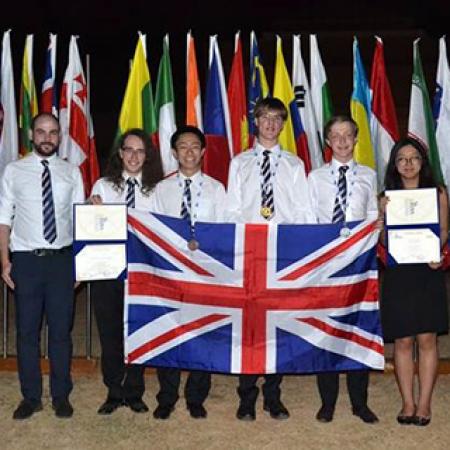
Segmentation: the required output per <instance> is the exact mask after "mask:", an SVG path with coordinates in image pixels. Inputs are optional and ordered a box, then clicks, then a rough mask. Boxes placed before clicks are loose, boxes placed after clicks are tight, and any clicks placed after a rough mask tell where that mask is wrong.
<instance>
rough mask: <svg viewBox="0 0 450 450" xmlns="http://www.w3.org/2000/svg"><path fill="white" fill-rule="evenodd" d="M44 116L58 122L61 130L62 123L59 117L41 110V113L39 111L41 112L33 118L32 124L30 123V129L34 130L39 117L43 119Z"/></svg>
mask: <svg viewBox="0 0 450 450" xmlns="http://www.w3.org/2000/svg"><path fill="white" fill-rule="evenodd" d="M43 117H47V118H48V119H53V120H54V121H55V122H56V124H57V125H58V130H59V131H61V125H60V123H59V120H58V118H57V117H56V116H55V115H54V114H52V113H48V112H41V113H39V114H36V115H35V116H34V117H33V119H32V120H31V124H30V129H31V130H32V131H34V128H35V126H36V122H37V121H38V120H39V119H42V118H43Z"/></svg>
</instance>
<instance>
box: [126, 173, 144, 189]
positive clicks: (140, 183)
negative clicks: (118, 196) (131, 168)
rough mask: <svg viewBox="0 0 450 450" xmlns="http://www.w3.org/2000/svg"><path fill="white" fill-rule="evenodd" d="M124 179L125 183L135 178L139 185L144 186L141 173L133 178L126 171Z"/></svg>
mask: <svg viewBox="0 0 450 450" xmlns="http://www.w3.org/2000/svg"><path fill="white" fill-rule="evenodd" d="M122 178H123V179H124V181H125V183H126V182H127V181H128V179H129V178H134V179H135V180H136V181H137V185H138V186H142V172H139V173H138V174H137V175H136V176H131V175H129V174H128V173H127V172H126V171H125V170H124V171H123V172H122Z"/></svg>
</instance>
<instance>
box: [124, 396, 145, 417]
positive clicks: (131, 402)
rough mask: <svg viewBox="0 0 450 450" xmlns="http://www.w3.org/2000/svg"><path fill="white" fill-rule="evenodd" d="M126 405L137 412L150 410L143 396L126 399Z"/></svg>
mask: <svg viewBox="0 0 450 450" xmlns="http://www.w3.org/2000/svg"><path fill="white" fill-rule="evenodd" d="M125 405H126V406H128V407H129V408H130V409H131V411H134V412H135V413H146V412H147V411H148V406H147V405H146V404H145V403H144V402H143V400H142V399H141V398H128V399H126V400H125Z"/></svg>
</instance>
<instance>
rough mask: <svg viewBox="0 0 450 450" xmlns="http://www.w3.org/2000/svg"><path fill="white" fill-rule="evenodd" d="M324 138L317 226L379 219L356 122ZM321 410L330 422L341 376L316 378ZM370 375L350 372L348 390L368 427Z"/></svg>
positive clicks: (316, 187)
mask: <svg viewBox="0 0 450 450" xmlns="http://www.w3.org/2000/svg"><path fill="white" fill-rule="evenodd" d="M324 136H325V140H326V143H327V144H328V145H329V146H330V147H331V149H332V152H333V158H332V160H331V162H330V163H328V164H325V165H323V166H322V167H320V168H318V169H316V170H313V171H312V172H311V173H310V174H309V177H308V183H309V188H310V194H311V201H312V205H313V209H314V212H315V215H316V218H317V222H318V223H342V226H343V227H345V223H346V222H347V221H352V220H365V219H373V220H375V219H376V218H377V217H378V207H377V176H376V173H375V171H374V170H372V169H371V168H370V167H366V166H363V165H360V164H357V163H356V162H355V161H354V160H353V151H354V148H355V145H356V141H357V136H358V126H357V124H356V122H355V121H354V120H353V119H351V118H350V117H347V116H334V117H332V118H331V119H330V120H329V122H328V123H327V124H326V125H325V129H324ZM317 384H318V387H319V392H320V396H321V399H322V406H321V408H320V410H319V411H318V413H317V415H316V418H317V420H318V421H320V422H331V421H332V420H333V414H334V409H335V405H336V400H337V396H338V392H339V373H336V372H328V373H320V374H318V375H317ZM368 384H369V372H368V371H366V370H363V371H349V372H347V388H348V392H349V395H350V401H351V404H352V410H353V414H354V415H356V416H358V417H360V418H361V420H363V421H364V422H366V423H375V422H377V421H378V418H377V416H376V415H375V414H374V413H373V412H372V411H371V410H370V409H369V407H368V406H367V388H368Z"/></svg>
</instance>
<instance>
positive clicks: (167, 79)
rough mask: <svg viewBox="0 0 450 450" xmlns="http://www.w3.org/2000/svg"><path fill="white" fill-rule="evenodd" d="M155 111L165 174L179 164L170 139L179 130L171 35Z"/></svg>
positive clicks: (166, 42)
mask: <svg viewBox="0 0 450 450" xmlns="http://www.w3.org/2000/svg"><path fill="white" fill-rule="evenodd" d="M155 110H156V114H157V116H158V138H159V150H160V153H161V160H162V164H163V170H164V174H166V175H168V174H169V173H172V172H174V171H176V170H177V168H178V162H177V160H176V159H175V158H174V157H173V154H172V150H171V147H170V138H171V136H172V134H173V133H175V130H176V128H177V126H176V124H175V105H174V95H173V81H172V68H171V64H170V55H169V35H166V36H165V37H164V40H163V54H162V56H161V61H160V63H159V70H158V81H157V83H156V96H155Z"/></svg>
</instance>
